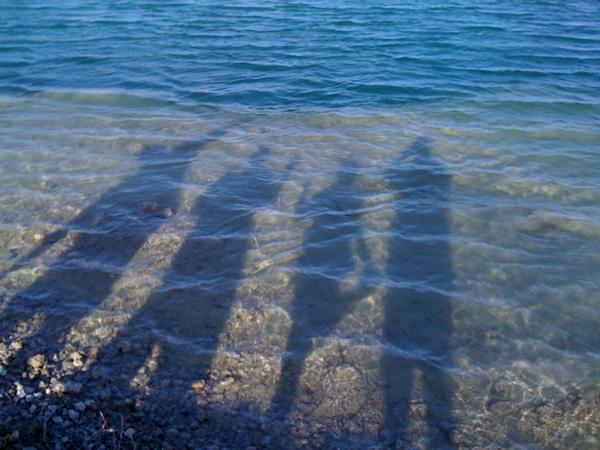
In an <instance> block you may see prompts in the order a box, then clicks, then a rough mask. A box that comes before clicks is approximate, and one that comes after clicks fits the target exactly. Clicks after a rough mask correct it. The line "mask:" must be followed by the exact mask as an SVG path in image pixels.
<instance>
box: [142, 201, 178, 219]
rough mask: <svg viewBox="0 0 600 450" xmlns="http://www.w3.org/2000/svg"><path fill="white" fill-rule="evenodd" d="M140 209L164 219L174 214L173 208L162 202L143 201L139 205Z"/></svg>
mask: <svg viewBox="0 0 600 450" xmlns="http://www.w3.org/2000/svg"><path fill="white" fill-rule="evenodd" d="M137 207H138V209H139V210H140V211H142V212H145V213H146V214H152V215H154V216H156V217H160V218H162V219H168V218H169V217H171V216H172V215H173V211H172V210H171V208H169V207H168V206H165V205H161V204H160V203H154V202H142V203H139V204H138V205H137Z"/></svg>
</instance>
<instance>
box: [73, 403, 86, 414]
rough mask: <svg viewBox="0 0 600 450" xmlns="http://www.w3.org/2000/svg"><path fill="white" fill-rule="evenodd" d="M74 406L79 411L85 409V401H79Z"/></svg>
mask: <svg viewBox="0 0 600 450" xmlns="http://www.w3.org/2000/svg"><path fill="white" fill-rule="evenodd" d="M73 407H74V408H75V409H76V410H77V411H79V412H83V411H85V403H83V402H77V403H75V404H74V405H73Z"/></svg>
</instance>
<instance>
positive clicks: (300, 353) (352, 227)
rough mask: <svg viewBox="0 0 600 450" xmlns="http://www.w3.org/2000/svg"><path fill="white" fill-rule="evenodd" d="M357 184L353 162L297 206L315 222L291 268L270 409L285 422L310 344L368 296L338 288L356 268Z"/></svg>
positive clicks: (362, 288)
mask: <svg viewBox="0 0 600 450" xmlns="http://www.w3.org/2000/svg"><path fill="white" fill-rule="evenodd" d="M355 180H356V164H355V162H354V161H351V162H349V163H347V166H346V167H345V168H343V169H342V170H340V171H339V172H338V173H337V176H336V180H335V182H334V183H333V184H332V185H331V186H329V187H328V188H326V189H324V190H323V191H322V192H320V193H318V194H317V195H316V196H315V197H314V198H312V199H310V200H309V201H307V202H303V203H301V204H300V205H299V207H298V213H300V214H302V215H304V216H309V217H311V218H312V220H313V222H312V224H311V226H310V227H309V228H308V229H307V230H306V231H305V233H304V238H303V246H304V248H305V250H304V253H303V254H302V255H301V256H300V258H299V260H298V261H297V263H296V265H295V276H294V278H293V285H294V295H293V301H292V305H291V307H290V315H291V317H292V328H291V330H290V332H289V334H288V340H287V346H286V349H285V352H284V354H283V360H282V367H281V370H280V374H279V381H278V383H277V387H276V389H275V393H274V395H273V398H272V400H271V406H270V412H271V414H273V415H274V416H275V417H278V418H285V417H286V416H288V415H289V413H290V412H291V410H292V408H293V405H294V401H295V399H296V397H297V395H298V389H299V382H300V375H301V373H302V369H303V366H304V364H305V362H306V359H307V358H308V356H309V354H310V352H311V351H312V350H313V346H312V342H311V340H312V339H313V338H316V337H318V336H328V335H331V331H332V328H333V327H334V326H335V325H336V324H337V323H338V322H339V321H340V320H342V319H343V318H344V316H345V315H346V314H347V313H348V312H349V311H350V309H351V308H352V305H353V304H354V303H355V302H356V301H358V300H360V299H361V298H363V297H364V296H365V295H366V289H367V288H366V287H365V286H362V285H359V287H358V288H355V289H354V290H352V292H342V290H341V286H340V282H341V281H342V280H343V278H344V277H345V276H346V275H348V274H350V273H352V272H353V271H354V269H355V267H354V263H353V256H354V255H355V249H353V247H352V244H353V240H355V239H361V236H360V234H361V232H362V224H361V217H360V208H361V207H362V201H361V200H360V199H359V197H358V196H357V195H355V192H354V191H355V186H354V183H355ZM359 247H360V243H359Z"/></svg>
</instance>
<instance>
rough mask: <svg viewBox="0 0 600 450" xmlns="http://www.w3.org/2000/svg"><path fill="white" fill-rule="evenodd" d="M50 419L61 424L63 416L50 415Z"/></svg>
mask: <svg viewBox="0 0 600 450" xmlns="http://www.w3.org/2000/svg"><path fill="white" fill-rule="evenodd" d="M52 421H53V422H54V423H56V424H61V423H63V418H62V417H60V416H54V417H52Z"/></svg>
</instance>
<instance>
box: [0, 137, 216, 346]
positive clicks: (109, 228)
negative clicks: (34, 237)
mask: <svg viewBox="0 0 600 450" xmlns="http://www.w3.org/2000/svg"><path fill="white" fill-rule="evenodd" d="M223 133H224V131H222V130H217V131H215V132H213V133H210V134H209V135H208V136H207V137H206V138H204V139H200V140H196V141H190V142H184V143H182V144H179V145H177V146H175V147H174V148H173V149H172V150H168V149H167V148H165V147H163V146H150V145H149V146H145V147H143V148H142V150H141V151H140V154H139V156H138V158H139V166H140V170H139V171H138V172H136V173H134V174H133V175H131V176H129V177H127V178H125V179H124V180H123V181H122V182H120V183H119V184H118V185H116V186H115V187H113V188H111V189H109V190H108V191H107V192H105V193H104V194H102V195H101V196H100V198H99V199H98V200H97V201H95V202H94V203H93V204H91V205H90V206H88V207H87V208H85V210H84V211H82V212H81V213H80V214H79V215H78V216H77V217H76V218H75V219H73V220H72V221H71V222H69V223H68V224H66V225H65V226H64V227H62V228H61V229H60V230H59V231H56V232H54V233H51V234H49V235H48V236H47V237H46V238H45V239H44V240H43V241H42V243H41V244H40V245H39V246H38V247H36V248H35V249H34V250H32V251H31V252H30V253H29V254H27V255H26V256H24V257H22V258H20V260H19V261H18V262H17V263H16V264H15V265H14V267H13V270H14V269H15V268H17V267H19V266H20V265H23V264H26V263H28V262H30V261H31V260H32V259H33V258H35V257H37V256H39V255H40V254H41V253H43V252H44V251H45V250H46V249H47V248H48V247H49V246H51V245H52V244H54V243H55V242H57V241H58V240H60V239H63V238H65V237H67V235H68V233H69V232H73V233H76V236H75V238H74V239H73V242H72V244H71V245H70V246H69V248H68V249H67V250H65V251H64V252H63V253H62V254H60V255H59V256H58V257H57V259H56V260H55V262H53V263H52V264H51V265H50V267H49V268H48V270H47V271H46V272H45V273H44V274H43V275H42V276H41V277H40V278H38V279H36V280H35V281H34V282H33V283H32V284H31V285H30V286H29V287H27V288H25V289H23V290H22V291H21V292H19V293H18V294H17V295H16V296H15V297H14V298H13V299H11V300H10V301H9V302H8V303H7V305H6V306H7V308H11V307H12V308H17V309H18V310H21V311H22V312H23V314H18V316H21V319H23V317H24V318H25V320H26V319H27V318H29V317H33V315H34V314H36V313H38V312H42V313H44V312H48V311H51V310H54V309H58V310H59V311H61V317H60V320H58V321H48V320H45V321H44V322H43V323H42V324H41V326H40V328H39V329H37V330H35V332H34V334H33V335H32V336H29V337H27V338H26V339H23V343H24V344H25V346H24V350H25V349H26V348H27V346H28V345H27V344H29V343H31V342H33V341H37V342H42V340H43V342H44V346H45V347H46V348H45V349H44V350H45V351H51V350H53V349H55V348H58V347H59V346H60V343H59V340H60V339H61V338H62V337H64V335H65V334H66V333H68V331H69V330H70V329H71V328H72V327H73V326H74V325H75V324H76V323H77V322H78V321H79V320H80V319H81V318H82V317H84V316H85V314H87V313H89V312H90V311H93V310H94V309H95V308H97V307H98V306H99V305H100V304H101V303H102V302H103V300H104V299H106V298H107V297H108V296H109V295H110V293H111V291H112V288H113V286H114V285H115V283H116V282H117V281H118V280H119V278H120V276H121V274H122V272H123V270H124V268H125V267H126V265H127V264H128V263H129V262H130V261H131V259H132V258H133V257H134V256H135V254H136V252H137V251H138V250H139V249H140V247H141V246H142V245H143V244H144V243H145V242H146V240H147V238H148V237H149V235H150V234H152V233H153V232H155V231H156V230H157V229H158V227H159V226H160V225H161V224H163V223H164V220H167V219H166V216H167V215H168V214H163V216H164V217H158V216H157V215H156V214H155V212H156V211H151V210H150V211H149V210H148V208H140V203H146V205H152V204H157V205H163V208H165V209H164V211H163V213H166V208H169V209H171V211H172V210H175V205H176V204H177V202H178V199H179V186H180V184H181V180H182V179H183V177H184V173H185V171H186V169H187V167H188V165H189V164H190V163H191V162H192V161H193V159H194V158H195V157H196V155H197V153H198V151H200V150H201V149H202V148H203V147H205V146H206V145H207V144H209V143H210V142H211V141H213V140H215V139H217V138H218V137H219V136H220V135H222V134H223ZM162 186H164V189H160V187H162ZM150 209H152V207H150ZM159 212H160V211H159ZM4 311H6V308H5V310H4ZM20 321H21V320H19V319H17V320H11V324H10V326H11V327H12V328H13V329H14V327H15V326H16V325H17V323H19V322H20ZM53 347H54V348H53ZM41 350H42V349H40V348H34V349H32V351H41ZM21 353H23V352H21ZM16 356H18V353H17V354H16V355H15V357H16Z"/></svg>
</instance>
